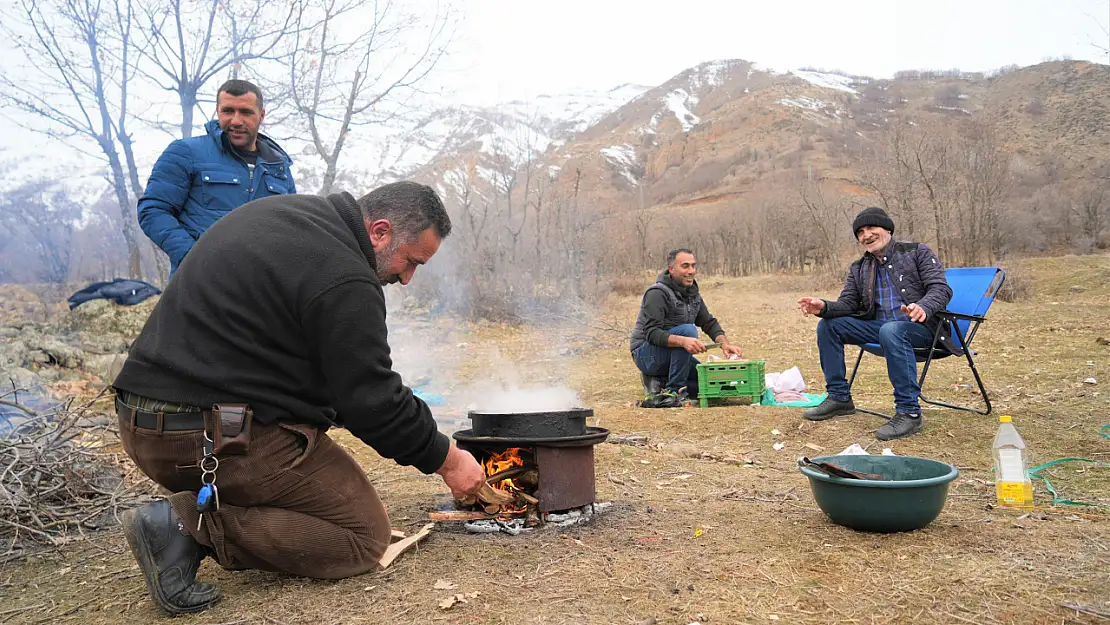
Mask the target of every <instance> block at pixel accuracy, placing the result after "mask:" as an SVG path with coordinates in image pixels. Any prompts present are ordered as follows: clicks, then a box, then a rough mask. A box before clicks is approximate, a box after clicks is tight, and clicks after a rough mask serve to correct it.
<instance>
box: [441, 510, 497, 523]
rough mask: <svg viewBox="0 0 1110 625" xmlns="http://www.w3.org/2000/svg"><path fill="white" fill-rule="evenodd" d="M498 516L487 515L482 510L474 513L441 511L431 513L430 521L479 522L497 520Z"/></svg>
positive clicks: (467, 511)
mask: <svg viewBox="0 0 1110 625" xmlns="http://www.w3.org/2000/svg"><path fill="white" fill-rule="evenodd" d="M495 518H497V515H494V514H486V513H485V512H482V511H480V510H475V511H473V512H471V511H469V510H440V511H438V512H429V513H428V520H429V521H477V520H479V519H495Z"/></svg>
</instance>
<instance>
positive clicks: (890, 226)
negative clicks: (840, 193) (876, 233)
mask: <svg viewBox="0 0 1110 625" xmlns="http://www.w3.org/2000/svg"><path fill="white" fill-rule="evenodd" d="M864 226H878V227H880V228H885V229H887V230H889V231H890V233H891V234H894V220H893V219H891V218H890V215H887V214H886V211H885V210H883V209H881V208H879V207H878V206H872V207H870V208H865V209H863V210H861V211H860V212H859V214H858V215H856V219H855V221H853V222H852V236H853V237H856V236H857V235H858V234H859V229H860V228H862V227H864Z"/></svg>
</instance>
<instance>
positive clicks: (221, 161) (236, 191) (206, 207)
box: [139, 120, 297, 276]
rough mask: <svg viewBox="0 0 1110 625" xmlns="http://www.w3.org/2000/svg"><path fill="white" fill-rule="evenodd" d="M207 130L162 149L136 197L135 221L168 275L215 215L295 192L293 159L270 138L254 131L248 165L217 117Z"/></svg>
mask: <svg viewBox="0 0 1110 625" xmlns="http://www.w3.org/2000/svg"><path fill="white" fill-rule="evenodd" d="M204 129H205V130H206V131H207V134H205V135H203V136H199V137H190V138H188V139H178V140H176V141H174V142H173V143H171V144H170V145H169V147H167V148H166V150H165V151H164V152H162V155H161V156H160V157H158V161H157V162H156V163H154V171H152V172H151V174H150V179H149V180H148V181H147V183H146V192H145V193H143V197H142V198H140V199H139V225H140V226H142V229H143V232H145V233H146V235H147V236H148V237H150V239H151V240H152V241H154V243H155V244H156V245H157V246H158V247H160V248H162V250H163V251H165V252H166V254H167V255H168V256H169V257H170V275H171V276H172V275H173V274H174V272H175V271H177V266H178V265H180V264H181V261H182V260H184V259H185V255H186V254H188V253H189V250H191V249H192V248H193V244H194V243H196V241H197V239H199V238H200V235H202V234H204V232H205V231H206V230H208V228H210V227H211V226H212V224H214V223H216V220H218V219H219V218H220V217H223V216H224V215H226V214H228V213H229V212H231V211H232V210H233V209H235V208H237V207H239V206H242V205H243V204H246V203H247V202H250V201H251V200H256V199H258V198H262V197H267V196H271V195H282V194H286V193H296V192H297V187H296V185H295V184H293V172H292V171H291V170H290V169H289V167H290V165H292V164H293V161H292V159H290V158H289V155H288V154H286V153H285V151H284V150H282V149H281V147H280V146H278V144H277V143H276V142H274V140H273V139H270V138H269V137H266V136H265V135H261V134H260V135H258V152H259V154H258V158H257V160H256V163H255V167H254V168H253V176H252V175H251V172H252V170H251V168H248V167H247V163H246V162H245V161H244V160H243V159H242V158H240V157H239V156H238V155H237V154H236V153H234V152H233V151H232V149H231V145H230V144H229V143H228V141H227V139H226V138H225V137H224V132H223V130H221V129H220V125H219V123H218V122H217V121H216V120H212V121H210V122H208V123H207V124H205V125H204Z"/></svg>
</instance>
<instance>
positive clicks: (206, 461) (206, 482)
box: [197, 432, 220, 532]
mask: <svg viewBox="0 0 1110 625" xmlns="http://www.w3.org/2000/svg"><path fill="white" fill-rule="evenodd" d="M212 451H213V447H212V439H210V438H209V437H208V433H207V432H205V434H204V457H203V458H201V459H200V463H199V465H200V471H201V474H200V483H201V487H200V490H199V491H198V492H197V512H199V513H200V514H199V516H198V517H197V531H198V532H199V531H200V528H201V527H202V526H203V525H204V515H205V514H208V513H210V512H213V511H215V510H219V509H220V491H219V489H218V488H216V469H218V468H220V459H219V458H217V457H216V455H215V454H214V453H212Z"/></svg>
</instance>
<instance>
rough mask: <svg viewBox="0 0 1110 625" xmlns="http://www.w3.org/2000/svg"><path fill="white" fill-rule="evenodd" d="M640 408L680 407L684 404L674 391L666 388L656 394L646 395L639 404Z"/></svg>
mask: <svg viewBox="0 0 1110 625" xmlns="http://www.w3.org/2000/svg"><path fill="white" fill-rule="evenodd" d="M637 405H638V406H639V407H640V408H678V407H679V406H681V405H682V404H681V403H679V401H678V395H676V394H675V392H674V391H672V390H670V389H668V388H665V389H663V390H661V391H659V392H658V393H656V394H654V395H649V396H647V397H645V398H644V399H643V400H642V401H640V402H639V403H638V404H637Z"/></svg>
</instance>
